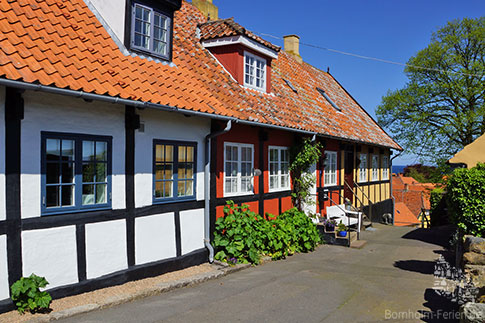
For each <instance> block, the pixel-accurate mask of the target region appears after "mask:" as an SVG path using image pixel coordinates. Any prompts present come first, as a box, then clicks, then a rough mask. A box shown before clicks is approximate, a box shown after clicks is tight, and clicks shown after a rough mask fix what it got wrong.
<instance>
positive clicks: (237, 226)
mask: <svg viewBox="0 0 485 323" xmlns="http://www.w3.org/2000/svg"><path fill="white" fill-rule="evenodd" d="M257 222H265V221H264V219H263V218H262V217H261V216H260V215H258V214H256V213H254V212H251V211H250V210H249V207H248V206H247V205H243V206H241V207H238V206H236V205H234V202H232V201H229V202H228V204H227V205H226V206H224V217H221V218H218V219H217V220H216V230H215V234H214V246H215V247H216V250H217V253H216V255H215V259H217V260H222V261H224V260H227V259H229V258H235V259H237V261H238V262H240V263H248V262H252V263H255V264H257V263H259V258H260V252H259V251H260V250H261V249H264V246H262V245H261V244H262V243H263V241H265V240H266V239H265V237H264V235H263V233H264V231H266V230H264V229H263V228H262V226H263V224H262V223H259V224H258V223H257Z"/></svg>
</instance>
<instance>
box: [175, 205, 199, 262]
mask: <svg viewBox="0 0 485 323" xmlns="http://www.w3.org/2000/svg"><path fill="white" fill-rule="evenodd" d="M180 237H181V242H182V255H185V254H187V253H189V252H191V251H194V250H197V249H201V248H204V209H196V210H187V211H181V212H180Z"/></svg>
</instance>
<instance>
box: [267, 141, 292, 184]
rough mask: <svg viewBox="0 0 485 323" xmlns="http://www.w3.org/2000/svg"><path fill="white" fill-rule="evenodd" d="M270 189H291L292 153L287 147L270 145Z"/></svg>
mask: <svg viewBox="0 0 485 323" xmlns="http://www.w3.org/2000/svg"><path fill="white" fill-rule="evenodd" d="M268 161H269V190H270V192H274V191H283V190H289V189H290V153H289V150H288V148H287V147H277V146H269V158H268Z"/></svg>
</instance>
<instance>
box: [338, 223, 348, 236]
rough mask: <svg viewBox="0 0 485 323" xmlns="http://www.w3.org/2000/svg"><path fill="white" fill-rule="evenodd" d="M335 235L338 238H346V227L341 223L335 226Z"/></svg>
mask: <svg viewBox="0 0 485 323" xmlns="http://www.w3.org/2000/svg"><path fill="white" fill-rule="evenodd" d="M337 235H338V236H339V237H346V236H347V227H346V226H345V224H343V223H342V221H340V223H339V225H338V226H337Z"/></svg>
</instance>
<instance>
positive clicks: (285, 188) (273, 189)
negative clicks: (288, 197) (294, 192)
mask: <svg viewBox="0 0 485 323" xmlns="http://www.w3.org/2000/svg"><path fill="white" fill-rule="evenodd" d="M288 191H291V187H283V188H270V189H269V190H268V193H280V192H288Z"/></svg>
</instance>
